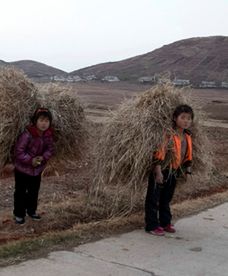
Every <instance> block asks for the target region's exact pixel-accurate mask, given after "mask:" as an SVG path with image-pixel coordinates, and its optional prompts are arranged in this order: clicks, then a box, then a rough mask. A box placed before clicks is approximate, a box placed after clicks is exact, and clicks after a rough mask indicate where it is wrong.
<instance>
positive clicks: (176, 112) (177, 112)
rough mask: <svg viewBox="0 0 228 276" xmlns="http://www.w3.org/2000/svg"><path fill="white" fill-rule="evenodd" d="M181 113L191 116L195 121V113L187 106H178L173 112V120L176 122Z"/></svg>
mask: <svg viewBox="0 0 228 276" xmlns="http://www.w3.org/2000/svg"><path fill="white" fill-rule="evenodd" d="M181 113H188V114H190V115H191V118H192V120H193V119H194V112H193V110H192V108H191V106H189V105H187V104H181V105H178V106H177V107H176V108H175V110H174V112H173V120H175V119H176V118H177V117H178V116H179V115H180V114H181Z"/></svg>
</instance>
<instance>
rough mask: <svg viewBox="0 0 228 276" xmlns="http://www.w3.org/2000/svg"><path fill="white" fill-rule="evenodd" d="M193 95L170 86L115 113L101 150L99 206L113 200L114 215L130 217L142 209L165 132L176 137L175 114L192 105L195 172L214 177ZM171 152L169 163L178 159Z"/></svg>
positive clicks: (97, 171)
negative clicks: (156, 153)
mask: <svg viewBox="0 0 228 276" xmlns="http://www.w3.org/2000/svg"><path fill="white" fill-rule="evenodd" d="M187 93H188V91H187V90H180V89H176V88H174V86H173V85H172V84H170V83H169V82H164V83H162V84H159V85H156V86H155V87H153V88H152V89H151V90H149V91H146V92H145V93H143V94H141V95H139V96H137V97H136V98H135V99H131V100H128V101H126V102H124V103H123V104H121V105H120V107H119V108H118V109H117V110H116V111H115V112H112V118H111V119H110V121H109V122H108V123H107V125H105V127H104V129H103V132H102V134H101V137H100V141H99V143H98V145H97V147H96V149H95V156H97V158H96V161H95V181H94V185H93V187H92V188H91V195H93V196H94V194H95V195H96V198H97V201H98V202H99V201H100V200H101V201H104V199H105V198H107V199H108V200H107V201H108V202H109V203H108V205H107V208H108V209H110V211H111V213H110V215H119V214H126V213H129V212H131V211H132V210H135V208H137V206H138V205H140V202H141V198H142V194H143V191H144V190H145V185H144V182H145V179H146V178H147V175H148V173H149V171H150V170H151V168H152V165H153V164H152V155H153V152H154V151H155V150H156V149H157V147H158V145H160V144H161V143H162V140H163V137H164V132H166V133H167V134H171V133H173V129H172V122H171V119H172V114H173V111H174V109H175V107H176V106H178V105H180V104H189V105H191V106H192V107H193V109H194V112H195V119H194V123H193V126H192V129H191V130H192V133H193V135H192V137H193V151H194V165H193V167H194V171H195V173H196V172H199V171H200V173H201V174H202V173H204V176H206V174H208V173H209V175H210V174H211V170H212V163H211V155H210V152H209V144H208V141H207V139H206V136H205V135H204V133H203V131H202V127H201V125H200V119H201V118H203V117H202V114H201V112H200V111H199V110H198V108H197V107H195V106H193V103H192V101H191V99H190V98H189V97H188V96H187ZM168 152H169V154H168V155H167V156H169V157H168V158H167V160H166V161H167V163H168V162H170V158H172V152H171V150H169V151H168ZM207 177H209V176H207Z"/></svg>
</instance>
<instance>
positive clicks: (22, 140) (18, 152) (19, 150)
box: [15, 132, 32, 164]
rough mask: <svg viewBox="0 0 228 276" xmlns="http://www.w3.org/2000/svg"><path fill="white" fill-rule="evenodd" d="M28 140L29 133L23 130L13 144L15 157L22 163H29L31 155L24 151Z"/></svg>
mask: <svg viewBox="0 0 228 276" xmlns="http://www.w3.org/2000/svg"><path fill="white" fill-rule="evenodd" d="M29 141H30V135H29V133H27V132H23V133H22V134H21V136H20V137H19V138H18V140H17V143H16V146H15V159H17V160H19V161H20V162H22V163H24V164H31V163H32V157H31V156H30V155H29V154H28V153H27V152H26V148H27V146H28V143H29Z"/></svg>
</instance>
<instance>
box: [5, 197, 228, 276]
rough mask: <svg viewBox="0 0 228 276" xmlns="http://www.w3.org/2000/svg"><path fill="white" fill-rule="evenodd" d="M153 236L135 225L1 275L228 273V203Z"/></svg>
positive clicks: (198, 275) (200, 275)
mask: <svg viewBox="0 0 228 276" xmlns="http://www.w3.org/2000/svg"><path fill="white" fill-rule="evenodd" d="M176 228H177V233H175V234H172V235H171V234H168V235H166V236H165V237H155V236H152V235H149V234H147V233H145V232H144V231H143V230H136V231H133V232H130V233H127V234H123V235H120V236H115V237H111V238H108V239H103V240H100V241H97V242H94V243H89V244H85V245H81V246H79V247H76V248H75V249H74V251H73V252H69V251H59V252H52V253H51V254H49V256H48V258H43V259H37V260H30V261H26V262H24V263H21V264H19V265H13V266H9V267H6V268H2V269H0V276H15V275H17V276H22V275H23V276H31V275H32V276H58V275H61V276H62V275H64V276H77V275H82V276H90V275H93V276H94V275H99V276H103V275H105V276H106V275H114V276H118V275H123V276H128V275H129V276H134V275H145V276H146V275H156V276H163V275H164V276H179V275H180V276H188V275H189V276H217V275H218V276H228V203H226V204H223V205H220V206H218V207H216V208H213V209H209V210H208V211H206V212H202V213H200V214H198V215H195V216H192V217H189V218H184V219H181V220H179V221H178V222H177V223H176Z"/></svg>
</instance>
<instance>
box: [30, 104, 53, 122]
mask: <svg viewBox="0 0 228 276" xmlns="http://www.w3.org/2000/svg"><path fill="white" fill-rule="evenodd" d="M41 116H44V117H46V118H48V119H49V121H50V126H51V124H52V115H51V112H50V110H49V109H47V108H43V107H39V108H37V109H36V111H35V112H34V114H33V116H32V118H31V122H32V124H33V125H36V122H37V120H38V119H39V117H41Z"/></svg>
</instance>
